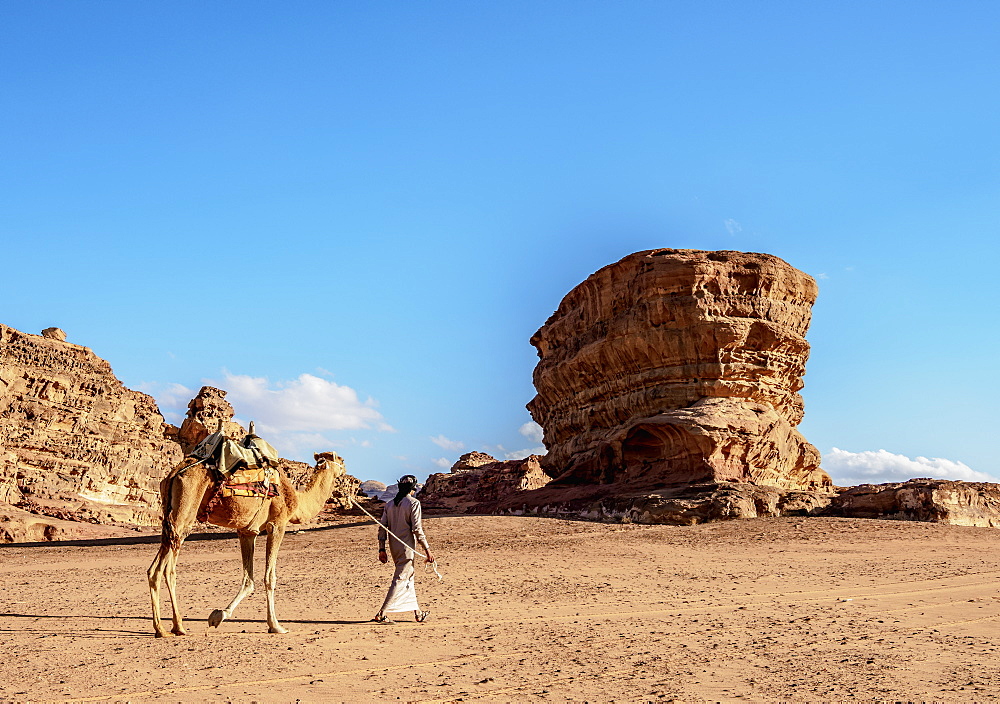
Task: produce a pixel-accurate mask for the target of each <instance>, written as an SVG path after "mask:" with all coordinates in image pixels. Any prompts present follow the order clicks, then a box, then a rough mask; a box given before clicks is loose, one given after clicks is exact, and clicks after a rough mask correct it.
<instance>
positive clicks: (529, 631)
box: [0, 516, 1000, 702]
mask: <svg viewBox="0 0 1000 704" xmlns="http://www.w3.org/2000/svg"><path fill="white" fill-rule="evenodd" d="M348 520H350V521H351V522H347V521H348ZM426 529H427V533H428V537H429V539H430V541H431V545H432V547H433V548H434V549H435V551H436V552H437V553H438V554H439V556H440V565H441V572H442V573H443V574H444V577H445V581H444V582H438V581H437V580H436V578H435V577H434V575H433V574H430V573H424V572H423V571H420V572H419V573H418V584H417V590H418V594H419V595H420V597H421V600H422V607H423V608H429V609H430V610H431V611H432V615H431V618H430V620H429V621H428V622H427V623H424V624H417V623H414V622H413V621H412V620H405V621H404V620H401V621H399V622H397V623H396V624H394V625H381V624H375V623H371V622H370V621H369V620H368V619H370V618H371V616H372V615H373V614H374V613H375V611H376V610H377V608H378V606H379V604H380V603H381V599H382V596H383V595H384V590H385V587H386V585H387V583H388V579H389V576H390V575H391V569H390V567H389V566H384V565H381V564H379V563H378V562H377V561H376V559H375V557H376V554H375V548H376V542H375V528H374V527H373V526H372V525H371V524H370V523H368V524H360V523H359V522H357V521H355V520H353V519H345V522H343V523H341V524H337V525H331V526H326V527H324V528H322V529H318V530H310V531H303V532H301V533H298V534H292V535H289V536H288V537H287V538H286V541H285V545H284V547H283V549H282V555H281V565H280V568H279V569H280V571H279V586H278V615H279V616H280V617H281V619H282V622H283V624H284V625H285V626H286V627H287V628H289V629H290V631H291V632H290V633H288V634H285V635H270V634H268V633H267V632H266V630H267V626H266V623H265V622H264V596H263V589H262V588H261V587H259V588H258V592H257V593H256V594H254V595H253V596H251V597H250V598H248V599H247V601H245V602H244V604H243V605H242V606H241V607H240V609H239V610H238V611H237V613H236V615H235V618H234V620H232V621H228V622H226V623H223V624H222V626H221V627H220V628H219V629H217V630H215V629H209V628H208V626H207V623H206V620H205V619H206V617H207V616H208V614H209V613H210V612H211V610H212V609H214V608H217V607H221V606H222V605H224V604H225V603H226V602H227V601H228V600H229V598H230V597H231V596H232V595H233V594H234V593H235V591H236V588H237V585H238V579H239V559H238V551H237V546H236V541H235V539H233V538H231V537H226V536H219V535H213V536H211V539H202V540H191V541H189V542H188V543H186V544H185V546H184V550H183V551H182V553H181V559H180V567H179V588H180V593H181V598H182V601H183V606H184V613H185V616H186V617H187V624H188V626H189V629H190V631H191V635H189V636H187V637H174V638H165V639H155V638H153V635H152V629H151V625H150V616H149V603H148V590H147V587H146V581H145V569H146V567H147V566H148V565H149V562H150V561H151V560H152V558H153V554H154V551H155V548H156V546H155V544H153V543H151V542H141V541H144V540H145V541H148V540H152V539H153V538H152V536H144V537H143V538H139V539H131V540H130V541H128V540H126V541H122V540H119V541H117V542H116V541H103V542H102V541H92V542H91V543H90V544H86V545H65V544H63V545H59V544H55V545H52V544H38V545H31V546H25V545H18V546H3V547H0V580H2V585H3V589H2V596H0V639H2V643H3V651H2V652H3V653H4V657H3V659H2V662H0V700H4V701H8V700H12V701H27V700H34V701H39V700H42V701H44V700H59V701H105V700H108V701H126V700H127V701H132V702H142V701H256V702H273V701H274V702H277V701H281V702H285V701H295V700H302V701H312V702H321V701H322V702H328V701H346V702H364V701H412V702H451V701H524V700H529V701H556V702H559V701H573V702H585V701H586V702H611V701H621V702H645V701H653V702H659V701H679V702H702V701H722V702H725V701H761V702H768V701H775V702H777V701H785V702H815V701H847V700H876V701H898V700H903V701H936V702H968V701H995V700H997V699H1000V661H998V657H997V655H998V648H1000V633H998V630H997V627H998V623H1000V592H998V588H997V584H996V582H997V579H998V577H1000V551H998V550H997V547H998V543H1000V532H998V531H997V530H995V529H989V528H966V527H957V526H948V525H938V524H928V523H904V522H890V521H872V520H858V519H837V518H778V519H758V520H741V521H733V522H728V523H713V524H704V525H698V526H690V527H676V526H640V525H609V524H597V523H586V522H570V521H562V520H555V519H540V518H523V517H496V516H489V517H487V516H454V517H430V518H427V519H426ZM259 542H262V541H259ZM262 552H263V550H262V546H261V547H259V549H258V565H260V562H261V560H262V554H260V553H262ZM259 571H261V572H262V569H261V570H259ZM405 617H406V618H407V619H412V616H411V615H405Z"/></svg>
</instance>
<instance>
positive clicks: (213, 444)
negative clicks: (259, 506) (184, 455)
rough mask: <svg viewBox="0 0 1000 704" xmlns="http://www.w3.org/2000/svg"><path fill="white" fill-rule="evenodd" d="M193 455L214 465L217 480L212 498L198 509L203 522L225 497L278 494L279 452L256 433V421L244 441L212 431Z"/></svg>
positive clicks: (194, 450)
mask: <svg viewBox="0 0 1000 704" xmlns="http://www.w3.org/2000/svg"><path fill="white" fill-rule="evenodd" d="M189 456H190V457H193V458H195V459H196V460H199V461H201V462H204V463H205V466H206V467H209V468H211V470H212V476H213V477H214V479H215V483H214V485H213V486H212V489H211V498H210V499H209V500H208V501H207V502H205V504H204V505H203V506H202V508H201V510H200V511H199V512H198V520H199V521H202V522H204V521H205V520H206V519H207V518H208V516H209V514H211V513H212V510H213V509H214V508H215V507H216V505H218V503H219V501H220V500H221V499H223V498H226V497H230V496H241V497H249V498H258V499H263V500H266V499H270V498H273V497H275V496H277V495H278V480H279V476H280V475H279V474H278V452H277V450H275V449H274V448H273V447H272V446H271V444H270V443H269V442H267V441H266V440H264V439H263V438H260V437H258V436H257V435H254V433H253V424H251V426H250V432H249V433H247V436H246V437H245V438H243V441H242V442H236V441H235V440H233V439H232V438H229V437H226V436H225V435H223V433H222V431H221V430H219V431H218V432H215V433H212V434H211V435H209V436H208V437H207V438H205V439H204V440H202V441H201V442H200V443H198V445H197V446H195V448H194V449H193V450H192V451H191V453H190V455H189Z"/></svg>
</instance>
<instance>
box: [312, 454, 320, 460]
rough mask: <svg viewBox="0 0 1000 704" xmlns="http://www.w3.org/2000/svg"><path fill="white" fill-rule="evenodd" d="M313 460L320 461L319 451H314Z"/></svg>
mask: <svg viewBox="0 0 1000 704" xmlns="http://www.w3.org/2000/svg"><path fill="white" fill-rule="evenodd" d="M313 461H314V462H319V453H318V452H314V453H313Z"/></svg>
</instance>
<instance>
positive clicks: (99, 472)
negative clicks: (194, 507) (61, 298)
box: [0, 325, 182, 540]
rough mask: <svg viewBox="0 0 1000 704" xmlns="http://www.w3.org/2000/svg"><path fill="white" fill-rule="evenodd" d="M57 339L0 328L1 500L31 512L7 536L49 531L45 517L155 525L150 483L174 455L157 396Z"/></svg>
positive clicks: (177, 455)
mask: <svg viewBox="0 0 1000 704" xmlns="http://www.w3.org/2000/svg"><path fill="white" fill-rule="evenodd" d="M53 331H54V332H53ZM64 337H65V335H63V334H62V331H61V330H58V328H49V329H47V330H46V334H45V335H30V334H26V333H22V332H19V331H17V330H14V329H13V328H10V327H7V326H5V325H0V501H2V502H5V503H7V504H12V505H13V506H15V507H17V508H20V509H22V510H24V511H28V512H29V513H31V514H32V515H36V516H38V517H39V518H38V523H37V525H36V526H35V527H34V528H32V529H31V531H33V533H32V532H30V531H29V534H27V535H25V534H24V531H21V530H20V529H17V528H14V529H11V530H7V531H6V533H7V536H6V537H7V538H8V539H9V540H21V539H32V538H31V536H32V535H35V534H41V535H42V536H43V537H49V538H52V537H55V536H56V534H57V533H56V532H53V531H51V530H50V531H48V532H46V530H47V529H46V528H45V526H46V525H54V524H52V523H47V522H46V521H45V519H44V516H52V517H55V518H60V519H65V518H69V519H71V520H75V521H86V522H91V523H105V524H111V525H147V526H152V525H157V524H158V522H159V513H160V506H159V491H158V483H159V481H160V479H161V478H162V476H163V475H164V473H165V472H166V471H167V470H168V469H169V468H170V467H172V466H173V465H174V464H176V463H177V462H178V461H179V460H180V459H181V456H182V455H181V451H180V448H179V447H178V446H177V444H176V443H175V442H173V441H172V440H171V439H170V438H169V437H168V426H167V425H166V424H165V423H164V421H163V417H162V416H161V415H160V413H159V410H158V409H157V407H156V403H155V401H153V399H152V398H151V397H149V396H147V395H146V394H143V393H140V392H138V391H132V390H130V389H127V388H125V386H124V385H122V383H121V382H120V381H119V380H118V379H117V378H116V377H115V375H114V373H113V372H112V370H111V366H110V365H109V364H108V363H107V362H106V361H104V360H103V359H101V358H100V357H98V356H97V355H95V354H94V353H93V352H92V351H91V350H90V349H88V348H87V347H82V346H80V345H74V344H72V343H70V342H65V341H64V340H63V338H64ZM10 515H14V514H13V513H10ZM22 523H24V522H23V521H20V522H19V523H18V525H21V524H22ZM3 530H4V529H3V528H2V526H0V531H3Z"/></svg>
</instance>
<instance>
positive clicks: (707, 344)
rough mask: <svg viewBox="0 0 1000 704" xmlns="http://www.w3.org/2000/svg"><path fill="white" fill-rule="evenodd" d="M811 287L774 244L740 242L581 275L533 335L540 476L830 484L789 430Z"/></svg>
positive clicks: (653, 253)
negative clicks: (739, 246) (762, 249)
mask: <svg viewBox="0 0 1000 704" xmlns="http://www.w3.org/2000/svg"><path fill="white" fill-rule="evenodd" d="M816 294H817V287H816V283H815V282H814V281H813V279H812V278H811V277H809V276H808V275H806V274H804V273H802V272H801V271H798V270H797V269H795V268H793V267H791V266H789V265H788V264H786V263H785V262H783V261H782V260H780V259H778V258H777V257H773V256H770V255H767V254H753V253H743V252H703V251H697V250H676V249H660V250H650V251H645V252H638V253H636V254H632V255H629V256H627V257H625V258H624V259H622V260H621V261H619V262H616V263H615V264H611V265H609V266H606V267H604V268H603V269H601V270H600V271H598V272H596V273H595V274H593V275H592V276H590V277H589V278H588V279H587V280H586V281H584V282H583V283H581V284H580V285H579V286H577V287H576V288H574V289H573V290H572V291H570V292H569V293H568V294H567V295H566V296H565V298H563V300H562V302H561V303H560V305H559V308H558V309H557V310H556V312H555V313H554V314H553V315H552V316H551V317H550V318H549V320H548V321H547V322H546V323H545V325H543V326H542V328H541V329H539V330H538V332H536V333H535V335H534V336H533V337H532V338H531V343H532V344H533V345H534V346H535V347H536V348H537V350H538V356H539V361H538V365H537V366H536V368H535V373H534V382H535V388H536V389H537V392H538V393H537V396H536V397H535V398H534V399H533V400H532V401H531V402H530V403H529V404H528V409H529V410H530V412H531V414H532V416H533V417H534V419H535V421H536V422H538V424H539V425H541V426H542V428H543V429H544V431H545V436H544V442H545V445H546V447H547V449H548V453H547V455H546V456H545V458H544V461H543V466H544V468H545V470H546V471H547V472H548V473H549V474H552V475H554V476H556V481H555V482H554V483H553V485H552V486H550V487H548V489H549V490H554V489H555V488H556V487H558V486H574V485H591V484H603V485H612V486H614V487H616V488H615V489H612V490H610V491H606V492H604V493H605V495H607V496H611V495H616V494H623V493H628V492H633V493H634V492H635V491H638V490H655V489H658V488H663V487H669V486H674V485H685V484H695V483H712V482H735V483H747V484H759V485H768V486H773V487H776V488H779V489H782V490H814V489H819V490H827V491H828V490H829V489H830V487H831V486H832V485H831V482H830V478H829V476H827V474H826V473H825V472H823V471H822V470H821V469H820V467H819V462H820V454H819V452H818V451H817V450H816V448H814V447H813V446H812V445H810V444H809V443H808V442H806V440H805V438H803V437H802V435H801V434H800V433H799V432H798V431H797V430H796V429H795V426H796V425H798V423H799V422H800V421H801V419H802V414H803V402H802V397H801V396H800V395H799V393H798V392H799V390H800V389H801V388H802V385H803V384H802V375H803V373H804V371H805V362H806V359H807V357H808V352H809V345H808V343H807V342H806V340H805V333H806V330H807V328H808V327H809V322H810V318H811V306H812V304H813V302H814V301H815V299H816Z"/></svg>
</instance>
